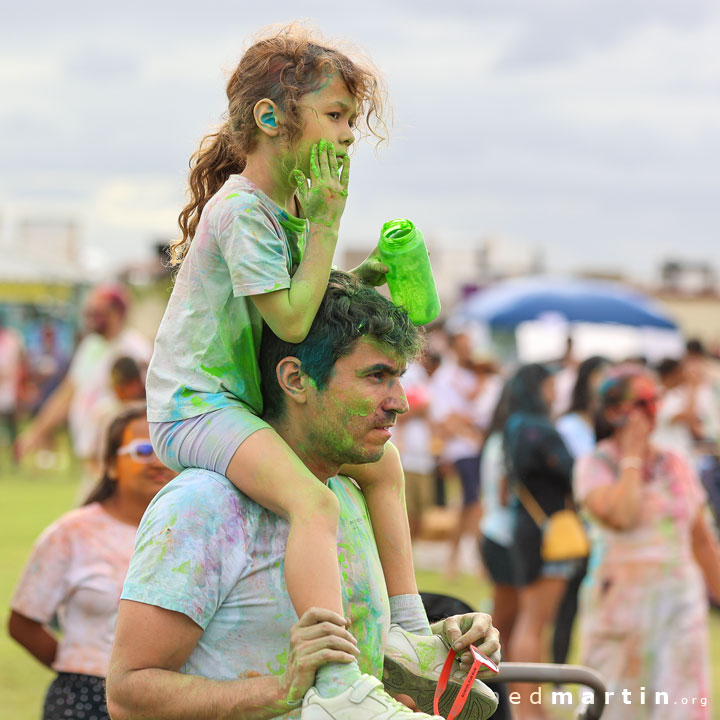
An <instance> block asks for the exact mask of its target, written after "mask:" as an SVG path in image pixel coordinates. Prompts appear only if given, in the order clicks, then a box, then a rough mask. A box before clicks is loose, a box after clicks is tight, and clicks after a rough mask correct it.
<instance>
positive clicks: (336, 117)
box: [328, 112, 340, 120]
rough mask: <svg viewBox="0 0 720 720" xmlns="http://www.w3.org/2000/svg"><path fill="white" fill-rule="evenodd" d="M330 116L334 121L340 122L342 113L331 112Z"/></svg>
mask: <svg viewBox="0 0 720 720" xmlns="http://www.w3.org/2000/svg"><path fill="white" fill-rule="evenodd" d="M328 115H329V116H330V117H331V118H332V119H333V120H339V119H340V113H339V112H331V113H328Z"/></svg>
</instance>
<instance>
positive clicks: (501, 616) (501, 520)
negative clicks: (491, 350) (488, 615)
mask: <svg viewBox="0 0 720 720" xmlns="http://www.w3.org/2000/svg"><path fill="white" fill-rule="evenodd" d="M508 408H509V385H508V384H506V385H505V386H504V388H503V390H502V394H501V396H500V399H499V400H498V402H497V405H496V407H495V412H494V413H493V416H492V418H491V420H490V425H489V427H488V436H487V439H486V440H485V444H484V446H483V449H482V454H481V456H480V474H481V476H482V485H481V498H482V508H483V514H482V520H481V522H480V533H481V538H480V556H481V557H482V560H483V565H484V566H485V569H486V570H487V573H488V575H489V577H490V580H491V582H492V585H493V595H492V604H493V609H492V616H493V624H494V625H495V627H496V628H497V629H498V630H499V632H500V637H501V638H503V642H505V643H506V642H508V640H509V639H510V637H511V636H512V631H513V626H514V625H515V617H516V616H517V610H518V597H519V596H518V589H517V585H516V578H515V563H514V561H513V552H512V545H513V531H514V526H515V513H514V511H513V510H512V508H511V507H510V502H509V500H510V498H509V492H508V483H507V471H506V463H505V452H504V449H503V431H504V428H505V423H506V422H507V418H508Z"/></svg>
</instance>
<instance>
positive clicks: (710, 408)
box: [653, 354, 720, 464]
mask: <svg viewBox="0 0 720 720" xmlns="http://www.w3.org/2000/svg"><path fill="white" fill-rule="evenodd" d="M658 374H659V375H660V380H661V382H662V387H663V393H662V396H661V398H660V404H659V409H658V413H657V418H656V426H655V431H654V434H653V441H654V442H656V443H657V444H658V445H660V446H662V447H665V448H668V449H673V450H675V451H676V452H679V453H682V454H684V455H685V456H686V457H687V458H689V459H690V461H691V462H693V463H694V464H697V462H698V459H699V458H700V456H701V455H702V454H703V453H704V452H705V446H706V444H707V443H710V442H712V443H715V442H716V441H717V438H718V434H720V409H719V408H718V398H716V397H715V393H714V390H713V387H712V384H711V383H710V380H709V377H708V374H707V367H706V364H705V357H704V355H698V356H697V357H695V356H693V355H692V354H691V355H690V356H689V357H688V356H687V355H686V356H685V358H683V359H682V360H680V361H678V360H664V361H663V362H661V363H660V365H659V366H658Z"/></svg>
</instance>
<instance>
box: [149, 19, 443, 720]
mask: <svg viewBox="0 0 720 720" xmlns="http://www.w3.org/2000/svg"><path fill="white" fill-rule="evenodd" d="M227 96H228V101H229V106H228V113H227V122H226V123H225V124H224V125H223V126H222V127H221V128H220V129H219V130H218V131H217V132H215V133H213V134H211V135H208V136H206V137H205V138H204V139H203V141H202V142H201V144H200V148H199V150H198V151H197V153H196V154H195V155H194V156H193V159H192V162H191V171H190V178H189V185H190V189H189V195H190V201H189V203H188V205H187V206H186V207H185V209H184V210H183V211H182V213H181V214H180V218H179V223H180V227H181V229H182V234H183V237H182V239H181V240H180V241H179V242H178V243H176V244H175V245H174V246H173V247H172V254H173V261H174V263H175V264H179V265H180V269H179V271H178V273H177V278H176V281H175V286H174V289H173V292H172V296H171V298H170V301H169V303H168V306H167V310H166V312H165V316H164V318H163V320H162V324H161V326H160V329H159V331H158V335H157V339H156V341H155V352H154V355H153V359H152V362H151V364H150V368H149V371H148V380H147V399H148V419H149V420H150V423H151V425H150V427H151V438H152V442H153V445H154V447H155V449H156V451H157V453H158V454H159V455H160V457H161V458H162V459H163V461H164V462H165V463H166V464H167V465H168V466H169V467H171V468H173V469H176V470H182V469H183V468H185V467H202V468H207V469H209V470H213V471H216V472H218V473H221V474H224V475H226V476H227V477H228V478H229V479H230V480H231V481H232V482H233V483H234V484H235V485H236V486H237V487H238V488H239V489H240V490H241V491H242V492H244V493H245V494H246V495H248V496H249V497H251V498H252V499H253V500H255V501H256V502H257V503H259V504H260V505H262V506H263V507H265V508H267V509H269V510H272V511H273V512H275V513H277V514H278V515H280V516H282V517H284V518H285V519H287V520H288V522H289V524H290V534H289V538H288V542H287V550H286V557H285V578H286V584H287V589H288V593H289V595H290V598H291V600H292V602H293V605H294V607H295V610H296V611H297V614H298V616H301V615H302V614H303V613H304V612H305V611H306V610H308V609H309V608H310V607H322V608H326V609H329V610H332V611H334V612H336V613H337V616H338V623H339V624H343V623H344V622H345V621H344V618H343V608H342V595H341V587H340V572H339V567H338V559H337V545H336V543H337V523H338V513H339V505H338V501H337V499H336V498H335V496H334V495H333V493H332V492H331V491H330V490H329V489H328V488H327V487H326V486H325V485H324V484H323V483H322V482H320V481H319V480H318V479H317V478H316V477H315V476H314V475H313V474H312V473H311V472H310V471H309V470H308V469H307V468H306V467H305V465H304V464H303V463H302V462H301V461H300V460H299V458H298V457H297V456H296V455H295V454H294V453H293V452H292V450H291V449H290V448H289V447H288V446H287V445H286V444H285V443H284V441H283V440H282V439H281V438H280V436H279V435H277V434H276V433H275V431H274V430H273V429H272V428H271V427H270V426H269V425H268V424H267V423H266V422H264V421H263V420H262V419H261V417H260V416H261V413H262V399H261V393H260V372H259V368H258V361H257V357H258V350H259V344H260V338H261V331H262V323H263V321H264V322H266V323H267V324H268V326H269V327H270V329H271V330H272V331H273V332H274V333H275V334H276V335H277V336H278V337H279V338H281V339H282V340H285V341H286V342H290V343H298V342H300V341H302V340H303V338H304V337H305V336H306V335H307V333H308V331H309V329H310V326H311V324H312V322H313V320H314V318H315V314H316V312H317V309H318V306H319V304H320V301H321V300H322V298H323V296H324V294H325V290H326V288H327V283H328V277H329V274H330V268H331V262H332V258H333V254H334V252H335V246H336V243H337V239H338V229H339V226H340V219H341V217H342V214H343V211H344V209H345V202H346V200H347V189H348V180H349V171H350V159H349V156H348V151H349V149H350V147H351V145H352V144H353V142H354V139H355V132H356V128H355V124H356V120H358V119H360V120H362V121H363V124H364V126H365V127H366V128H367V129H368V130H369V131H370V132H372V133H373V134H374V135H375V136H377V137H382V135H381V130H382V128H383V127H384V126H383V123H382V92H381V87H380V82H379V79H378V77H377V76H376V75H375V74H374V72H372V71H371V70H369V69H367V68H365V67H363V66H362V65H360V64H358V63H356V62H353V61H352V60H351V59H350V58H349V57H347V56H346V55H344V54H343V53H341V52H339V51H337V50H334V49H332V48H330V47H328V46H325V45H322V44H319V43H317V42H314V41H313V40H312V39H311V38H310V37H309V35H308V34H307V33H306V32H305V31H304V30H302V29H299V28H297V27H294V26H290V27H289V28H285V29H284V30H282V31H280V32H279V33H276V34H274V35H272V36H268V37H265V38H264V39H261V40H259V41H258V42H256V43H255V44H253V45H252V46H251V47H250V48H249V49H248V50H247V51H246V52H245V54H244V56H243V57H242V59H241V61H240V64H239V65H238V67H237V69H236V70H235V72H234V73H233V74H232V76H231V78H230V81H229V83H228V85H227ZM386 271H387V269H386V268H384V267H383V266H382V265H381V264H380V263H379V261H378V260H377V255H376V253H373V254H371V255H370V256H369V258H368V259H367V260H366V261H365V262H364V263H363V264H362V265H361V266H360V267H359V268H357V269H356V270H355V272H356V273H357V274H359V275H360V276H361V277H362V278H363V279H365V280H366V281H368V282H371V283H372V284H380V283H382V282H383V281H384V273H385V272H386ZM342 472H343V473H344V474H348V475H350V476H351V477H353V478H354V479H355V480H356V481H357V482H358V484H359V485H360V486H361V488H362V490H363V493H364V495H365V498H366V500H367V503H368V507H369V510H370V515H371V518H372V522H373V527H374V531H375V535H376V538H377V544H378V550H379V554H380V559H381V562H382V565H383V570H384V573H385V577H386V582H387V585H388V591H389V594H390V596H391V610H392V611H393V617H392V620H393V622H396V623H399V624H401V625H402V626H403V627H404V628H405V629H406V630H408V631H410V632H416V633H422V634H425V633H429V632H430V629H429V626H428V623H427V618H426V616H425V613H424V610H423V608H422V604H421V602H420V598H419V595H418V594H417V586H416V584H415V577H414V571H413V565H412V554H411V546H410V536H409V531H408V526H407V515H406V512H405V506H404V488H403V473H402V468H401V465H400V462H399V458H398V454H397V451H396V450H395V448H394V447H392V446H389V447H388V450H386V452H385V454H384V456H383V458H382V459H381V460H379V461H378V462H377V463H374V464H368V465H360V466H353V467H344V468H343V470H342ZM308 548H312V552H308ZM361 677H362V675H361V672H360V669H359V667H358V665H357V663H351V664H343V663H328V664H327V665H326V666H324V667H323V668H322V669H321V670H320V671H319V672H318V674H317V678H316V688H317V691H318V693H319V694H320V695H322V696H326V697H336V696H339V695H340V694H342V693H344V692H345V691H347V690H348V689H349V688H350V687H352V686H353V684H355V683H356V682H357V681H358V680H360V679H361ZM391 702H392V701H391ZM349 712H352V711H351V710H350V711H349ZM348 717H350V715H348ZM353 717H359V716H357V715H356V716H353Z"/></svg>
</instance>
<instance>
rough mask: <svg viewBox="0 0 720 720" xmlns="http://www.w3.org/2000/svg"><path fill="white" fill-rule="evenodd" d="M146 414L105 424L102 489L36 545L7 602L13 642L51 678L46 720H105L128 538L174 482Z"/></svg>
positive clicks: (132, 411)
mask: <svg viewBox="0 0 720 720" xmlns="http://www.w3.org/2000/svg"><path fill="white" fill-rule="evenodd" d="M145 412H146V409H145V405H144V404H136V405H134V406H130V407H127V408H125V409H124V410H122V411H121V412H120V413H119V414H118V415H116V416H115V417H114V418H113V419H112V421H111V422H110V424H109V425H108V429H107V433H106V436H105V447H104V452H103V468H102V478H101V480H100V481H99V482H98V484H97V485H96V487H95V489H94V490H93V491H92V492H91V493H90V495H89V497H88V498H87V500H86V501H85V504H84V505H83V506H82V507H80V508H77V509H76V510H71V511H70V512H68V513H66V514H65V515H63V516H62V517H60V518H59V519H58V520H56V521H55V522H54V523H53V524H52V525H50V526H49V527H48V528H47V529H46V530H45V531H44V532H43V533H42V535H41V536H40V537H39V539H38V540H37V542H36V543H35V547H34V548H33V551H32V554H31V556H30V559H29V560H28V562H27V565H26V566H25V570H24V572H23V575H22V578H21V579H20V583H19V584H18V586H17V588H16V590H15V594H14V595H13V598H12V601H11V607H12V612H11V614H10V621H9V631H10V635H11V637H12V638H13V639H14V640H16V641H17V642H18V643H20V645H22V646H23V647H24V648H25V649H26V650H27V651H28V652H29V653H31V654H32V655H33V656H34V657H36V658H37V659H38V660H39V661H40V662H41V663H43V664H44V665H47V666H48V667H50V668H52V669H53V670H55V671H56V672H57V677H56V678H55V680H54V681H53V683H52V684H51V685H50V688H49V690H48V692H47V696H46V698H45V704H44V709H43V720H56V719H57V720H60V719H62V720H66V719H67V718H68V717H72V718H73V720H92V718H95V720H107V718H108V714H107V710H106V708H105V686H104V683H105V680H104V678H105V676H106V675H107V671H108V665H109V661H110V651H111V649H112V643H113V636H114V630H115V618H116V616H117V611H118V604H119V602H120V592H121V590H122V585H123V581H124V580H125V574H126V573H127V569H128V565H129V564H130V557H131V555H132V552H133V546H134V544H135V533H136V531H137V527H138V524H139V522H140V518H141V517H142V515H143V513H144V512H145V509H146V508H147V506H148V504H149V503H150V501H151V500H152V499H153V497H154V496H155V494H156V493H157V491H158V490H160V488H162V487H163V486H164V485H165V484H166V483H167V482H169V481H170V479H171V478H172V477H173V476H174V475H175V473H174V472H173V471H172V470H169V469H168V468H167V467H165V466H164V465H163V464H162V463H161V462H160V461H159V460H158V458H157V456H156V455H155V452H154V451H153V449H152V445H151V444H150V439H149V437H148V434H149V433H148V423H147V420H146V418H145ZM50 625H52V626H55V625H57V627H58V629H59V631H60V634H59V635H56V634H55V632H54V630H52V629H51V628H50V627H49V626H50ZM69 713H71V714H69Z"/></svg>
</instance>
